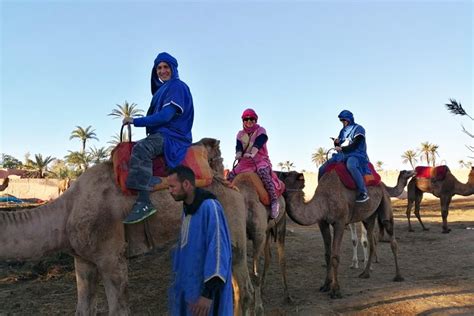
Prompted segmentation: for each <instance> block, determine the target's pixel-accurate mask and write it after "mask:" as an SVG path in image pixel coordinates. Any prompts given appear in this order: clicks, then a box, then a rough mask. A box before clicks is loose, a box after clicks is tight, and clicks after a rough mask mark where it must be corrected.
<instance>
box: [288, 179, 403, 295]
mask: <svg viewBox="0 0 474 316" xmlns="http://www.w3.org/2000/svg"><path fill="white" fill-rule="evenodd" d="M284 182H285V185H286V193H285V200H286V210H287V214H288V216H290V218H291V219H292V220H293V221H295V222H296V223H297V224H300V225H304V226H308V225H313V224H316V223H317V224H318V225H319V228H320V230H321V234H322V236H323V239H324V248H325V260H326V280H325V281H324V284H323V285H322V286H321V288H320V291H323V292H326V291H329V294H330V297H331V298H339V297H341V292H340V287H339V281H338V277H337V271H338V266H339V260H340V250H341V243H342V237H343V235H344V227H345V226H346V224H348V223H355V222H359V221H363V222H364V226H365V228H366V229H367V237H368V240H369V244H370V248H369V249H370V254H369V260H368V263H367V266H366V267H365V269H364V271H363V272H362V273H361V274H360V275H359V277H361V278H368V277H370V265H371V262H372V259H373V256H374V249H375V248H374V247H375V245H374V238H373V231H374V225H375V220H376V218H377V217H378V218H379V223H381V224H382V225H381V226H382V227H383V229H385V230H386V232H387V234H388V236H389V238H390V246H391V249H392V253H393V257H394V261H395V278H394V279H393V280H394V281H403V277H402V276H401V274H400V269H399V266H398V257H397V256H398V254H397V253H398V245H397V242H396V240H395V236H394V227H393V224H394V221H393V213H392V205H391V203H390V196H389V195H388V193H387V190H385V188H384V186H383V184H382V183H381V184H379V185H377V186H370V187H368V191H369V196H370V199H369V200H368V201H367V202H364V203H356V202H355V198H356V193H357V192H356V191H355V190H350V189H347V188H346V187H345V186H344V185H343V184H342V182H341V180H339V177H338V175H337V173H336V172H334V171H332V172H328V173H326V174H325V175H323V177H322V178H321V179H320V181H319V184H318V186H317V188H316V191H315V193H314V196H313V198H312V199H311V200H310V201H308V202H307V203H305V202H304V193H303V187H304V176H303V174H302V173H297V172H294V171H292V172H289V173H288V174H287V175H286V178H285V179H284ZM329 225H331V226H332V227H333V231H334V233H333V235H334V237H332V236H331V231H330V228H329Z"/></svg>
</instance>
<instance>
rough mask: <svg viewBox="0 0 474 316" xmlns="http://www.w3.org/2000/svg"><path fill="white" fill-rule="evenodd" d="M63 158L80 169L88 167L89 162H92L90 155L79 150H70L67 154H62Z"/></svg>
mask: <svg viewBox="0 0 474 316" xmlns="http://www.w3.org/2000/svg"><path fill="white" fill-rule="evenodd" d="M64 159H65V160H66V162H67V163H69V164H71V165H73V166H77V167H78V168H79V169H81V170H82V171H84V170H86V169H87V168H89V164H90V163H91V162H92V158H91V155H89V154H88V153H86V152H79V151H70V150H69V154H67V155H66V156H64Z"/></svg>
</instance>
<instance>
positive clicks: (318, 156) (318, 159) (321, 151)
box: [311, 147, 327, 167]
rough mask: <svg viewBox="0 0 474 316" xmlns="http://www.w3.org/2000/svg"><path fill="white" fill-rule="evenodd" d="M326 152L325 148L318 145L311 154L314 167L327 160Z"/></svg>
mask: <svg viewBox="0 0 474 316" xmlns="http://www.w3.org/2000/svg"><path fill="white" fill-rule="evenodd" d="M326 152H327V150H326V149H325V148H323V147H319V148H318V149H316V152H315V153H313V154H312V155H311V161H312V162H314V163H315V164H316V167H319V166H321V165H322V164H323V163H325V162H326V161H327V158H326Z"/></svg>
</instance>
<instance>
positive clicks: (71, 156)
mask: <svg viewBox="0 0 474 316" xmlns="http://www.w3.org/2000/svg"><path fill="white" fill-rule="evenodd" d="M445 106H446V108H447V110H448V111H449V112H451V113H452V114H454V115H461V116H464V117H467V118H469V119H470V120H471V121H472V120H474V118H472V117H471V116H470V115H469V114H468V113H467V112H466V111H465V109H464V108H463V107H462V105H461V103H460V102H457V101H456V100H454V99H450V102H449V103H446V104H445ZM143 113H144V112H143V110H141V109H139V108H138V107H137V104H135V103H128V102H127V101H125V102H124V103H123V104H116V107H115V108H114V109H112V111H111V112H110V113H109V114H108V116H111V117H112V118H114V119H120V121H121V120H122V119H123V118H125V117H137V116H142V115H143ZM462 132H463V133H465V134H466V135H468V136H469V137H470V138H474V134H473V133H472V132H470V131H468V130H467V129H466V128H465V127H464V126H463V125H462ZM129 135H130V136H131V135H132V131H131V127H130V125H128V129H127V130H126V131H124V132H123V135H120V133H117V134H115V135H112V137H111V140H110V141H108V142H107V143H108V144H110V146H109V147H107V148H106V147H100V148H97V147H95V146H89V147H88V144H89V143H90V142H91V141H94V140H96V141H98V140H99V138H98V137H97V134H96V133H95V129H94V128H93V127H92V126H91V125H89V126H87V127H85V128H84V127H82V126H76V127H75V128H74V129H73V130H72V131H71V134H70V136H69V139H70V140H76V139H77V140H79V141H80V148H79V150H68V153H67V154H66V155H65V156H64V157H63V158H62V159H60V158H55V157H51V156H43V155H42V154H34V157H32V156H31V154H30V153H29V152H27V153H25V155H24V160H23V161H21V160H19V159H18V158H16V157H13V156H11V155H9V154H7V153H1V156H0V167H1V168H5V169H22V170H25V171H26V174H27V176H29V177H34V178H60V179H64V178H67V177H68V178H77V177H78V176H79V175H81V174H82V173H83V172H84V171H85V170H87V168H89V167H91V166H93V165H95V164H97V163H100V162H102V161H105V160H108V159H109V157H110V153H111V151H112V149H113V148H114V147H115V146H116V145H117V144H118V143H120V142H121V141H128V140H129V137H130V136H129ZM465 147H466V148H467V149H468V150H469V151H470V152H474V146H471V145H465ZM438 149H439V146H438V145H436V144H432V143H430V142H428V141H426V142H423V143H421V144H420V147H419V148H415V149H407V150H406V151H405V152H403V153H402V154H401V159H402V162H403V163H404V164H408V165H410V167H411V168H412V169H414V168H415V167H416V166H417V165H418V164H422V165H429V166H436V165H439V164H442V163H443V161H442V160H441V159H440V155H439V153H438ZM333 150H334V149H333V148H331V149H326V148H324V147H319V148H317V149H316V151H315V152H314V153H313V154H312V155H311V161H312V162H313V163H314V164H315V165H316V167H319V166H321V165H322V164H323V163H325V162H326V161H327V160H328V159H329V158H330V156H331V154H332V152H333ZM468 158H470V159H473V158H474V157H472V156H468ZM373 164H374V166H375V168H376V170H378V171H381V170H383V164H384V163H383V161H376V162H373ZM458 164H459V167H460V168H470V167H471V166H472V162H471V161H467V160H459V161H458ZM277 166H278V168H280V170H282V171H291V170H295V169H296V166H295V164H294V163H293V162H291V161H289V160H286V161H284V162H279V163H278V164H277ZM302 171H304V170H302Z"/></svg>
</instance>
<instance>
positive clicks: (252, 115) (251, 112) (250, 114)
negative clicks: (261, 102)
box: [242, 108, 260, 133]
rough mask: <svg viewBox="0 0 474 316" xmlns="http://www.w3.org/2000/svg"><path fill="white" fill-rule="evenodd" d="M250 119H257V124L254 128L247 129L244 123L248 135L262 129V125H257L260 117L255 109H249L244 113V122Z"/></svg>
mask: <svg viewBox="0 0 474 316" xmlns="http://www.w3.org/2000/svg"><path fill="white" fill-rule="evenodd" d="M248 117H250V118H253V119H255V124H253V126H252V127H246V126H245V124H244V122H242V125H243V127H244V131H245V132H246V133H253V132H255V131H256V130H257V129H258V128H259V127H260V125H258V124H257V120H258V115H257V113H256V112H255V111H254V110H253V109H250V108H249V109H246V110H245V111H244V113H242V120H243V119H244V118H248Z"/></svg>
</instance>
